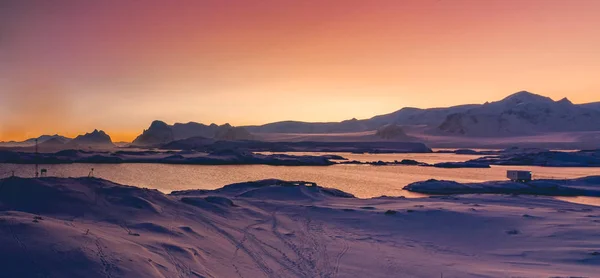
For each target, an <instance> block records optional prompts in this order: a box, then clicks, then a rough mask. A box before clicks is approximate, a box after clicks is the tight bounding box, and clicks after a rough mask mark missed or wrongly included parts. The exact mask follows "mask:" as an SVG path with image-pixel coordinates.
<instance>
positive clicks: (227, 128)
mask: <svg viewBox="0 0 600 278" xmlns="http://www.w3.org/2000/svg"><path fill="white" fill-rule="evenodd" d="M192 137H204V138H210V139H217V140H248V139H252V135H251V134H250V133H249V132H248V131H247V130H246V129H244V128H241V127H233V126H231V125H230V124H224V125H221V126H219V125H216V124H210V125H204V124H200V123H194V122H189V123H185V124H182V123H176V124H174V125H168V124H166V123H165V122H162V121H154V122H152V124H151V125H150V127H149V128H148V129H147V130H144V132H143V133H142V134H141V135H139V136H138V137H137V138H135V140H134V141H133V143H132V145H134V146H155V145H162V144H165V143H168V142H172V141H175V140H182V139H187V138H192Z"/></svg>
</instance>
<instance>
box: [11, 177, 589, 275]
mask: <svg viewBox="0 0 600 278" xmlns="http://www.w3.org/2000/svg"><path fill="white" fill-rule="evenodd" d="M599 228H600V209H599V208H597V207H591V206H585V205H579V204H573V203H566V202H562V201H558V200H555V199H552V198H548V197H533V196H519V197H515V196H504V195H486V196H484V195H461V196H456V197H455V196H452V197H430V198H419V199H405V198H389V197H381V198H374V199H357V198H353V197H352V196H351V195H349V194H346V193H343V192H341V191H338V190H333V189H325V188H321V187H318V186H305V185H297V184H294V183H287V182H282V181H278V180H265V181H260V182H250V183H242V184H235V185H230V186H226V187H224V188H222V189H218V190H214V191H185V192H174V193H172V194H170V195H165V194H163V193H161V192H159V191H156V190H148V189H141V188H137V187H128V186H122V185H117V184H114V183H112V182H109V181H106V180H101V179H94V178H79V179H72V178H71V179H63V178H43V179H22V178H10V179H4V180H0V230H1V231H2V232H1V233H0V246H2V248H1V249H0V266H1V268H0V271H1V275H0V276H2V277H38V276H41V277H440V276H442V275H443V277H554V276H559V277H566V276H583V277H595V276H597V274H598V268H599V266H600V233H598V230H599Z"/></svg>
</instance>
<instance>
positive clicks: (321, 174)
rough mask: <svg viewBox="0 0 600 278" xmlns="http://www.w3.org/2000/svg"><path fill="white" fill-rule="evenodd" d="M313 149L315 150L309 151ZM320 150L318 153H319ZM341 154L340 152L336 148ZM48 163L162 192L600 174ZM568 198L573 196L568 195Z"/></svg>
mask: <svg viewBox="0 0 600 278" xmlns="http://www.w3.org/2000/svg"><path fill="white" fill-rule="evenodd" d="M311 154H317V153H311ZM318 154H321V153H318ZM338 154H339V153H338ZM339 155H342V156H344V157H346V158H349V159H351V160H360V161H376V160H382V161H393V160H402V159H414V160H418V161H422V162H428V163H435V162H443V161H466V160H469V159H473V158H476V157H478V156H473V155H456V154H349V153H342V154H339ZM40 168H46V169H48V176H57V177H81V176H87V175H88V173H89V172H90V169H91V168H94V176H96V177H100V178H104V179H108V180H112V181H114V182H117V183H121V184H127V185H134V186H139V187H147V188H155V189H158V190H161V191H163V192H166V193H168V192H170V191H173V190H183V189H216V188H219V187H222V186H224V185H227V184H231V183H236V182H243V181H251V180H260V179H267V178H276V179H284V180H304V181H313V182H317V183H318V184H319V185H321V186H326V187H333V188H338V189H340V190H343V191H345V192H348V193H352V194H354V195H356V196H357V197H361V198H368V197H377V196H382V195H387V196H407V197H418V196H421V195H419V194H414V193H410V192H407V191H404V190H402V187H404V186H405V185H407V184H409V183H412V182H416V181H422V180H427V179H444V180H454V181H458V182H478V181H489V180H503V179H506V177H505V175H506V170H507V169H526V170H530V171H532V172H533V174H534V177H535V178H557V179H563V178H576V177H583V176H590V175H600V168H573V167H568V168H566V167H565V168H560V167H553V168H548V167H535V166H496V167H492V168H488V169H468V168H465V169H442V168H433V167H418V166H366V165H334V166H325V167H313V166H301V167H297V166H296V167H289V166H266V165H233V166H203V165H172V164H61V165H41V166H40ZM34 169H35V166H34V165H17V164H0V177H7V176H9V175H11V173H12V171H14V172H15V175H17V176H23V177H31V176H33V175H34V171H35V170H34ZM579 199H580V200H575V201H578V202H579V201H581V202H586V203H592V204H600V202H597V200H598V198H591V199H589V198H579ZM571 201H572V200H571Z"/></svg>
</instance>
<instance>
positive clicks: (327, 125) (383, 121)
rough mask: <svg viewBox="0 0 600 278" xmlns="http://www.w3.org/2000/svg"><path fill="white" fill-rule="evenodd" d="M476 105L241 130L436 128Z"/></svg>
mask: <svg viewBox="0 0 600 278" xmlns="http://www.w3.org/2000/svg"><path fill="white" fill-rule="evenodd" d="M476 106H477V105H472V104H468V105H459V106H453V107H447V108H430V109H420V108H413V107H405V108H402V109H400V110H398V111H395V112H392V113H389V114H384V115H379V116H375V117H373V118H370V119H364V120H357V119H355V118H353V119H350V120H345V121H341V122H324V123H310V122H299V121H283V122H275V123H269V124H265V125H261V126H246V127H245V128H246V129H247V130H248V131H250V132H253V133H346V132H361V131H371V130H377V129H379V128H382V127H383V126H385V125H388V124H396V125H428V126H437V125H439V124H440V123H442V122H443V121H444V120H445V119H446V117H447V116H448V115H450V114H453V113H459V112H463V111H466V110H468V109H470V108H472V107H476Z"/></svg>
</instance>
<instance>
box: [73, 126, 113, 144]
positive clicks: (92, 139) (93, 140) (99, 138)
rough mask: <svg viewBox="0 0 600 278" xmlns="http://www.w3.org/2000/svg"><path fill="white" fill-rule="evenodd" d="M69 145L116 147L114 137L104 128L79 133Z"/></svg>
mask: <svg viewBox="0 0 600 278" xmlns="http://www.w3.org/2000/svg"><path fill="white" fill-rule="evenodd" d="M68 145H70V146H76V147H77V146H78V147H114V146H115V145H114V144H113V142H112V139H111V138H110V136H109V135H108V134H106V133H105V132H104V131H102V130H97V129H94V131H92V132H90V133H86V134H83V135H79V136H77V137H75V138H74V139H73V140H71V141H70V142H69V143H68Z"/></svg>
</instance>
